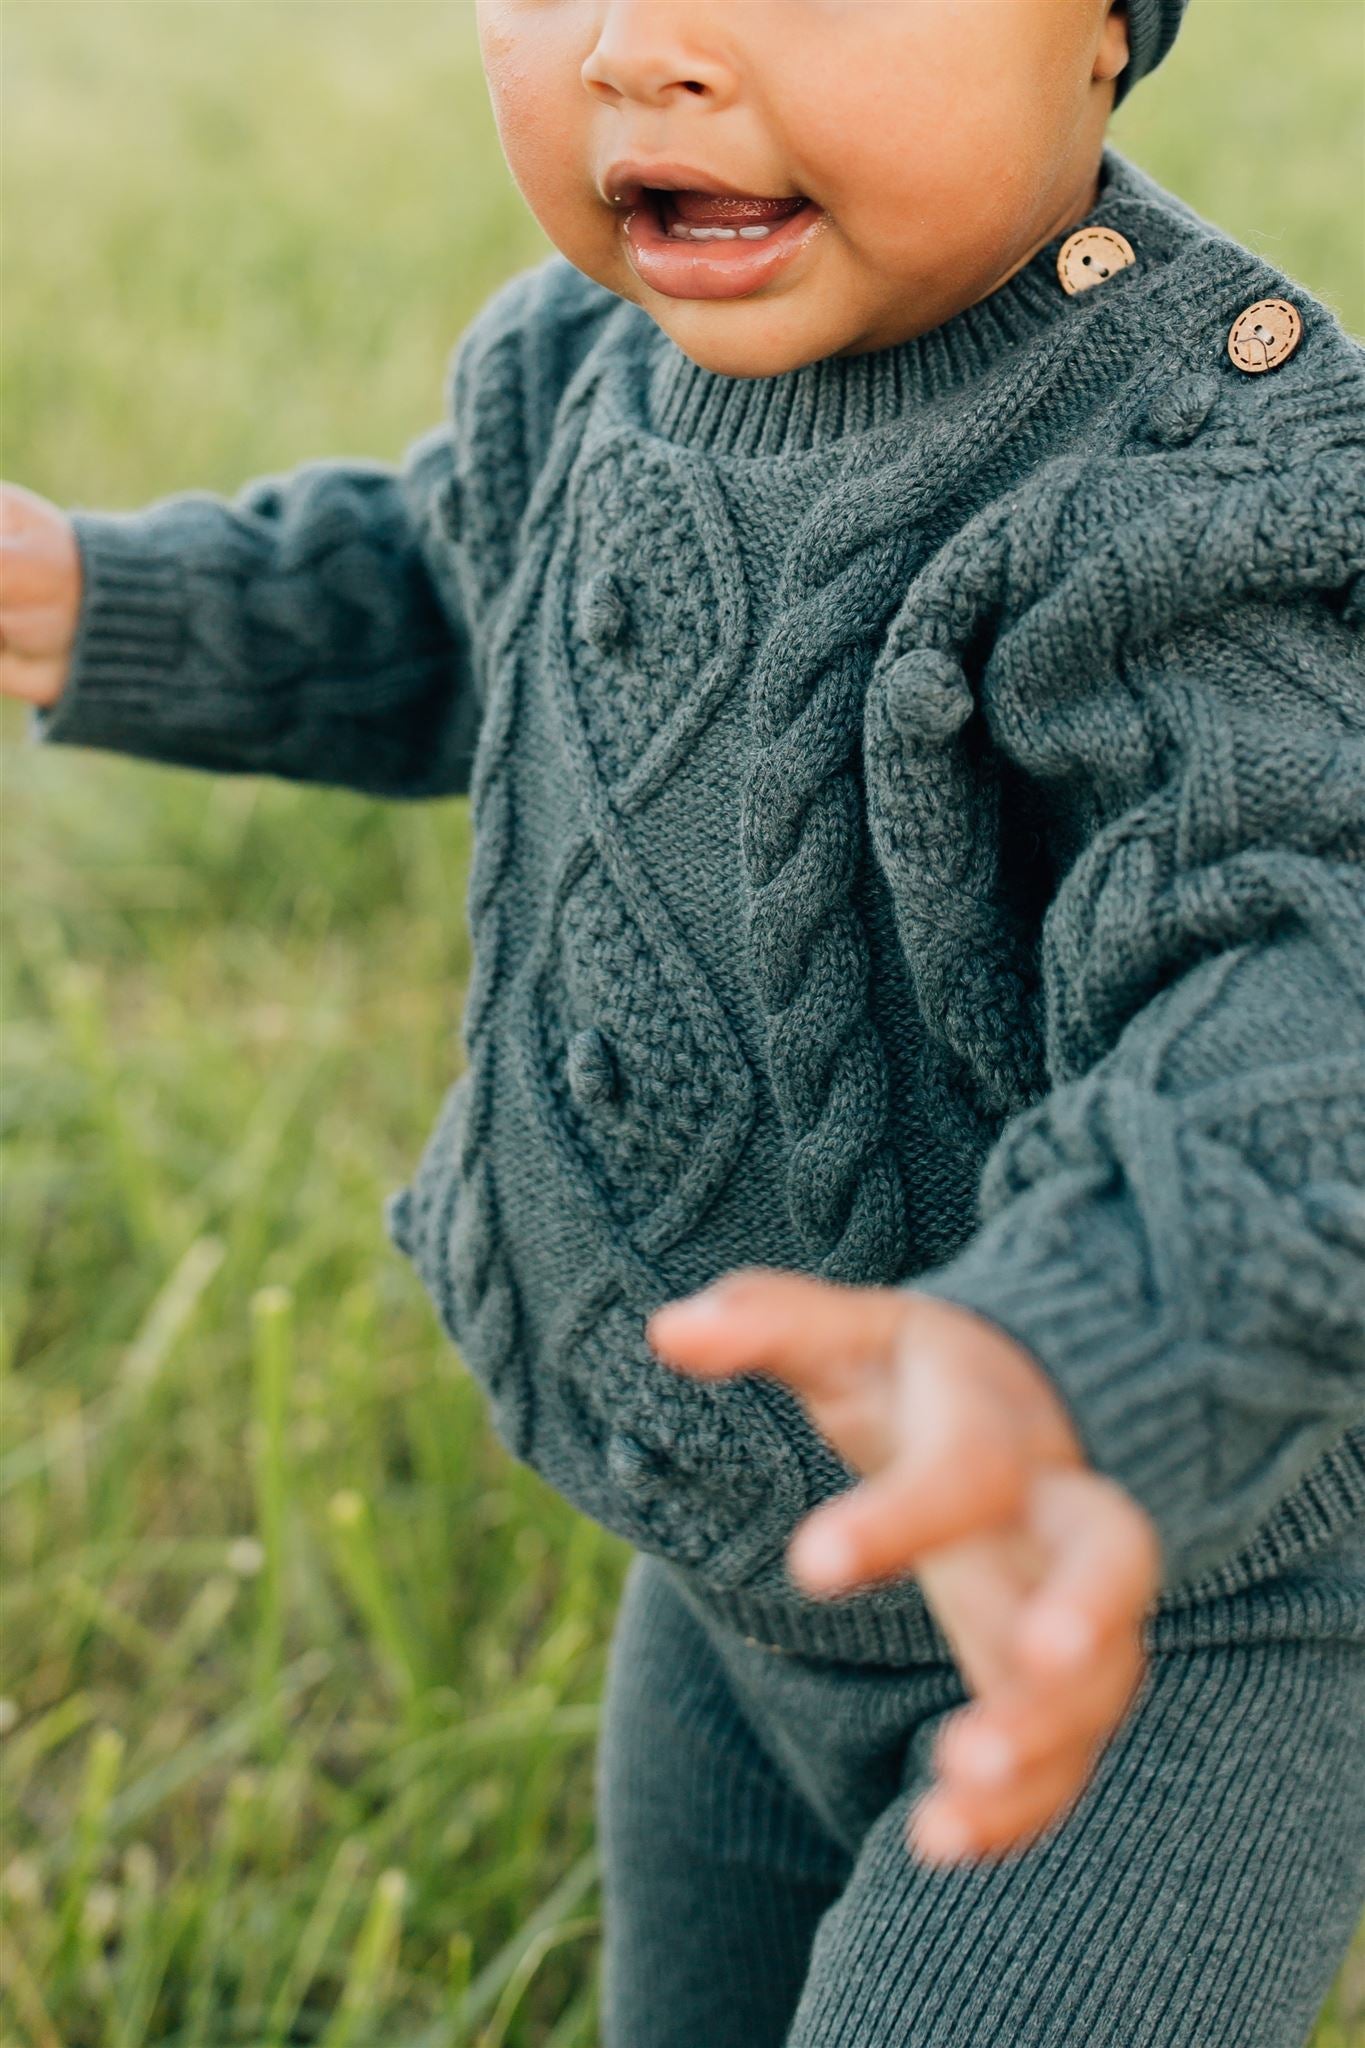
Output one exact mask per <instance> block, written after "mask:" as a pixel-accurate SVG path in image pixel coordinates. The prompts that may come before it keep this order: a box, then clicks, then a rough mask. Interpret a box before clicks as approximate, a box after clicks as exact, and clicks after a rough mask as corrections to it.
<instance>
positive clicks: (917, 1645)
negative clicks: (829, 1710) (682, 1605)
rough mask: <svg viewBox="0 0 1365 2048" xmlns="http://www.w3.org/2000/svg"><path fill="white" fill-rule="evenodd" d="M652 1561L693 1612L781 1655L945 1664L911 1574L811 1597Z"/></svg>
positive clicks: (947, 1650)
mask: <svg viewBox="0 0 1365 2048" xmlns="http://www.w3.org/2000/svg"><path fill="white" fill-rule="evenodd" d="M659 1562H660V1563H661V1564H662V1565H663V1567H664V1569H665V1570H666V1571H667V1572H668V1574H669V1576H670V1577H671V1578H672V1579H673V1581H674V1583H675V1584H676V1586H677V1588H678V1590H679V1592H680V1593H681V1594H682V1595H683V1597H684V1598H685V1599H686V1600H687V1601H688V1602H689V1603H690V1604H691V1605H692V1607H693V1608H695V1609H696V1611H697V1612H698V1613H699V1614H700V1615H702V1616H703V1618H709V1619H711V1620H712V1621H716V1622H719V1623H720V1624H721V1626H722V1627H725V1628H729V1629H733V1630H734V1632H735V1633H736V1634H737V1635H740V1636H743V1637H744V1639H745V1640H746V1642H749V1643H751V1644H753V1645H754V1646H755V1647H759V1648H762V1649H766V1650H775V1651H779V1652H782V1653H783V1654H785V1655H787V1656H796V1657H811V1658H815V1659H818V1660H821V1661H826V1660H827V1661H831V1662H838V1663H843V1664H876V1665H891V1664H950V1663H952V1661H953V1652H952V1646H951V1645H950V1643H949V1642H948V1639H947V1637H946V1636H945V1635H944V1633H943V1631H942V1630H941V1629H940V1627H939V1625H938V1623H937V1622H936V1621H935V1619H934V1617H933V1614H932V1613H931V1611H930V1609H929V1606H928V1603H927V1602H926V1600H925V1598H924V1595H923V1593H922V1592H921V1590H920V1587H919V1582H918V1580H916V1579H913V1578H909V1577H907V1578H904V1579H901V1580H897V1581H896V1582H895V1583H894V1584H892V1585H886V1586H879V1587H874V1588H870V1589H867V1590H864V1591H862V1592H859V1593H843V1594H839V1595H838V1596H836V1597H831V1598H829V1599H818V1600H817V1599H812V1598H811V1597H810V1596H809V1595H808V1594H806V1593H803V1592H801V1591H800V1590H799V1588H798V1587H797V1586H796V1585H795V1584H794V1583H793V1584H792V1589H791V1592H790V1593H789V1594H783V1593H760V1592H747V1591H746V1590H745V1589H744V1588H743V1587H740V1588H738V1589H735V1588H719V1589H718V1588H716V1587H713V1586H709V1585H707V1584H706V1583H705V1581H704V1580H703V1579H702V1578H701V1577H700V1576H699V1575H698V1574H697V1573H696V1572H694V1571H692V1570H691V1569H690V1568H688V1567H686V1566H683V1565H679V1564H676V1563H674V1562H673V1561H672V1560H671V1559H668V1558H661V1559H660V1560H659Z"/></svg>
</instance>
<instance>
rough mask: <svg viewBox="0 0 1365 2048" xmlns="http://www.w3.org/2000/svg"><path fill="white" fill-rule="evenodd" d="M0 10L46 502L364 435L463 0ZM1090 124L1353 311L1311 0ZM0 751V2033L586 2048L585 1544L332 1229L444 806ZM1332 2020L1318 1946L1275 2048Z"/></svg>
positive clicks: (453, 831) (1350, 320)
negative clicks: (1312, 1999) (0, 1148)
mask: <svg viewBox="0 0 1365 2048" xmlns="http://www.w3.org/2000/svg"><path fill="white" fill-rule="evenodd" d="M0 25H2V27H3V95H4V97H3V113H4V122H3V159H2V160H0V170H2V172H3V233H4V267H5V279H4V282H5V294H4V327H3V372H4V398H3V413H2V415H0V418H2V423H3V452H2V453H0V472H2V473H3V474H4V475H5V476H7V477H10V478H13V479H16V480H18V481H20V482H23V483H26V484H28V485H29V486H30V487H31V488H33V489H35V490H38V491H41V492H43V493H44V494H45V495H47V496H49V497H51V498H54V499H56V500H57V501H58V502H60V503H64V504H67V505H76V504H86V505H94V506H110V507H112V506H121V505H136V504H140V503H145V502H147V501H148V500H149V499H151V498H153V497H156V496H160V495H162V494H164V493H165V492H168V491H171V490H175V489H179V488H182V487H187V486H190V485H198V486H205V487H210V488H216V489H220V490H224V491H231V490H235V488H236V487H237V486H238V485H239V484H240V483H241V482H242V481H243V480H244V479H245V478H246V477H248V476H252V475H257V474H261V473H264V472H266V471H270V470H278V469H284V468H288V467H290V466H292V465H293V464H295V463H296V462H298V461H301V460H303V459H305V458H307V457H310V456H314V455H322V454H332V455H336V454H364V455H373V456H379V457H382V458H384V459H394V458H395V457H396V455H397V453H398V452H399V451H400V450H401V448H402V446H403V445H404V443H405V441H406V440H407V438H408V437H409V436H410V435H412V434H414V433H416V432H418V431H419V430H420V429H421V428H422V427H424V426H426V425H429V424H430V423H432V422H433V421H434V420H435V419H437V418H438V417H439V411H440V394H441V380H442V374H443V371H444V367H445V363H446V359H447V356H448V354H449V350H450V348H451V345H452V343H453V340H454V338H455V336H456V335H457V334H458V333H459V331H460V330H461V328H462V327H463V325H464V323H465V322H466V321H467V320H468V318H469V317H470V315H471V314H472V313H473V312H474V311H475V309H476V308H477V307H478V306H479V305H480V304H481V302H482V301H483V300H484V299H485V298H486V296H487V295H488V293H489V292H490V291H491V290H492V289H493V287H494V286H495V285H497V284H498V283H499V282H500V281H501V280H502V279H503V278H504V277H506V276H507V275H509V274H510V273H511V272H512V271H514V270H515V269H518V268H520V267H522V266H524V265H525V264H527V263H530V262H533V261H536V260H538V259H539V257H540V256H541V255H542V254H544V253H545V252H546V251H547V249H548V246H549V245H548V244H547V243H546V242H545V240H544V238H543V237H542V235H541V233H540V231H539V229H538V228H537V227H536V225H535V223H534V222H533V221H532V220H531V218H530V216H529V215H528V214H527V213H526V211H525V209H524V207H523V205H522V203H521V201H520V199H519V197H518V195H517V194H516V192H515V189H514V187H513V186H512V183H511V180H510V177H509V176H508V174H507V172H506V170H505V167H504V165H503V162H502V158H501V155H500V152H499V150H498V146H497V141H496V137H495V134H494V130H493V126H492V121H491V117H490V114H489V111H488V106H487V101H486V97H485V93H484V87H483V82H482V77H481V73H480V70H479V66H478V60H477V51H476V47H475V41H474V33H473V12H472V8H471V7H470V6H469V5H468V4H467V0H455V4H444V0H442V4H437V0H428V4H425V5H415V4H407V5H403V4H398V0H377V4H372V0H346V4H340V0H331V4H305V5H296V4H289V0H280V4H258V5H243V4H239V5H228V4H217V5H202V4H192V0H186V4H166V0H161V4H156V0H153V4H146V0H62V4H43V0H6V4H5V5H4V6H3V10H2V11H0ZM1113 132H1114V138H1115V140H1116V142H1117V143H1118V144H1119V146H1120V147H1121V148H1123V149H1125V150H1126V151H1127V152H1128V153H1130V154H1131V155H1132V156H1134V157H1135V158H1136V160H1137V161H1138V162H1140V163H1141V164H1142V165H1143V166H1144V167H1146V168H1147V169H1149V170H1150V171H1151V172H1152V173H1153V174H1154V175H1155V176H1156V177H1158V178H1159V179H1160V180H1161V181H1162V182H1164V183H1167V184H1169V185H1170V186H1171V187H1172V188H1173V189H1174V190H1176V191H1177V192H1179V193H1180V194H1181V196H1182V197H1184V198H1185V199H1186V200H1187V201H1188V202H1189V203H1190V204H1192V205H1194V206H1195V207H1196V208H1197V209H1198V210H1199V211H1201V212H1203V213H1205V214H1206V215H1207V216H1208V217H1210V218H1212V219H1214V220H1216V221H1218V222H1219V223H1220V224H1221V225H1223V226H1224V227H1226V228H1227V229H1228V230H1229V231H1231V232H1232V233H1233V234H1235V235H1237V236H1238V237H1239V238H1240V239H1241V240H1243V241H1245V242H1247V243H1248V244H1250V245H1251V246H1252V247H1254V248H1257V249H1260V250H1262V251H1264V252H1265V253H1266V254H1267V255H1268V256H1270V257H1271V258H1273V259H1274V260H1275V261H1276V262H1277V263H1279V264H1280V265H1281V266H1282V267H1284V268H1285V269H1287V270H1288V271H1289V272H1290V273H1291V274H1292V275H1294V276H1296V277H1297V278H1298V279H1300V280H1301V281H1302V282H1303V283H1304V284H1305V285H1307V286H1308V287H1309V289H1310V290H1312V291H1313V292H1315V293H1316V294H1317V295H1318V296H1320V297H1321V298H1323V299H1325V300H1327V301H1328V302H1329V303H1330V304H1331V305H1332V306H1333V307H1334V308H1335V309H1336V311H1337V312H1338V313H1339V315H1340V316H1341V318H1342V319H1343V320H1344V321H1345V322H1346V324H1347V325H1348V326H1350V327H1351V328H1352V330H1353V331H1354V332H1356V333H1362V332H1365V240H1362V232H1361V217H1362V199H1363V198H1365V13H1363V12H1362V8H1361V5H1360V4H1359V0H1199V4H1198V5H1196V6H1195V7H1194V8H1193V10H1192V12H1191V16H1190V19H1189V23H1188V26H1187V29H1186V32H1185V35H1184V37H1183V39H1182V42H1181V44H1180V46H1179V48H1178V50H1177V52H1176V54H1175V56H1174V57H1173V58H1172V60H1171V61H1170V63H1169V64H1168V66H1167V67H1166V69H1165V70H1164V71H1163V72H1162V73H1161V74H1160V76H1159V78H1157V79H1156V80H1154V81H1151V82H1149V83H1148V84H1146V85H1144V86H1143V87H1142V88H1141V89H1140V90H1138V91H1137V92H1136V93H1135V94H1134V96H1133V98H1132V100H1131V101H1130V103H1129V104H1128V106H1127V107H1125V108H1124V109H1123V110H1122V112H1121V114H1120V115H1119V117H1118V119H1117V120H1116V122H1115V126H1114V131H1113ZM2 730H3V738H4V741H5V747H4V775H5V787H4V798H5V801H4V807H3V825H2V828H0V829H2V831H3V840H2V842H0V854H2V855H3V862H4V876H5V890H4V904H3V913H4V945H3V954H2V955H0V974H2V975H3V1001H4V1015H5V1032H4V1047H3V1073H2V1074H0V1101H3V1115H4V1145H5V1161H4V1197H5V1207H4V1231H3V1242H2V1244H0V1279H2V1281H3V1308H4V1321H3V1344H2V1345H0V1369H3V1373H4V1443H3V1450H2V1451H0V1515H2V1516H3V1539H4V1549H5V1574H6V1577H5V1594H4V1618H3V1619H4V1626H3V1648H2V1653H0V1654H2V1655H3V1669H2V1671H0V1695H2V1697H0V1735H3V1760H4V1784H5V1799H6V1808H5V1813H4V1841H3V1851H2V1852H0V1909H2V1910H3V1928H0V1981H2V1982H3V1987H4V1988H3V1992H0V1996H3V1998H4V2000H5V2006H4V2013H3V2019H2V2020H0V2039H3V2040H4V2041H6V2042H7V2043H8V2042H9V2041H16V2042H28V2043H31V2044H34V2048H86V2044H100V2048H104V2044H109V2048H138V2044H143V2043H150V2042H157V2043H175V2044H177V2048H191V2044H195V2048H207V2044H212V2043H245V2042H250V2043H256V2044H267V2043H269V2044H274V2048H279V2044H284V2043H296V2042H322V2043H325V2044H327V2048H361V2044H379V2043H381V2042H382V2043H383V2044H384V2048H464V2044H468V2048H529V2044H533V2043H534V2044H537V2048H542V2044H543V2048H588V2044H590V2043H592V2042H593V2041H594V2040H595V2039H596V2003H595V2000H596V1993H595V1986H594V1972H595V1964H596V1936H597V1911H598V1901H597V1894H596V1889H595V1872H596V1866H595V1861H594V1852H593V1846H592V1833H591V1759H592V1745H593V1739H594V1734H595V1730H596V1723H597V1712H598V1707H597V1702H598V1700H599V1697H600V1690H601V1683H602V1676H603V1659H604V1651H605V1646H606V1642H607V1638H608V1634H609V1629H610V1624H611V1617H612V1612H613V1607H614V1601H615V1597H616V1593H617V1590H618V1587H619V1583H620V1578H621V1574H622V1571H623V1569H624V1566H625V1563H626V1562H627V1558H628V1553H627V1551H626V1549H625V1547H624V1546H623V1545H622V1544H620V1543H618V1542H617V1541H616V1540H615V1539H613V1538H611V1537H609V1536H607V1535H605V1534H604V1533H603V1532H601V1531H599V1530H597V1529H596V1528H594V1527H593V1525H591V1524H589V1523H587V1522H585V1521H583V1520H581V1519H579V1518H577V1517H576V1516H574V1515H573V1514H572V1513H571V1512H570V1511H569V1510H568V1509H567V1507H565V1506H564V1505H563V1504H562V1503H561V1502H559V1501H558V1500H557V1499H556V1498H555V1497H554V1496H553V1495H552V1494H551V1493H550V1492H549V1491H548V1490H547V1489H546V1488H545V1487H544V1486H542V1485H541V1483H540V1482H539V1481H538V1480H536V1479H535V1478H534V1477H533V1476H532V1475H531V1474H530V1473H528V1472H526V1471H525V1470H523V1469H522V1468H520V1467H517V1466H515V1465H514V1464H513V1463H512V1462H511V1460H509V1459H508V1458H506V1457H505V1456H504V1455H503V1454H502V1453H501V1451H500V1450H499V1449H498V1448H497V1446H496V1444H495V1443H494V1441H493V1439H492V1438H491V1436H490V1434H489V1432H488V1430H487V1428H486V1425H485V1422H484V1419H483V1412H482V1407H481V1403H480V1400H479V1397H478V1396H477V1394H476V1393H475V1390H474V1388H473V1386H472V1383H471V1382H470V1381H469V1380H468V1379H467V1377H466V1375H465V1373H464V1371H463V1369H462V1367H461V1365H460V1363H459V1361H458V1358H457V1357H456V1356H455V1355H454V1353H453V1352H452V1351H451V1350H450V1348H449V1347H448V1346H447V1345H446V1344H445V1343H444V1340H443V1339H442V1338H441V1336H440V1334H439V1331H438V1330H437V1328H436V1326H435V1322H434V1317H433V1315H432V1314H431V1312H430V1311H429V1310H428V1308H427V1305H426V1302H425V1299H424V1298H423V1297H422V1295H421V1293H420V1289H419V1285H418V1283H417V1281H416V1279H415V1276H414V1275H413V1274H412V1273H411V1272H410V1270H409V1269H408V1268H407V1266H406V1264H405V1263H404V1262H402V1261H400V1260H399V1259H398V1258H397V1256H396V1255H394V1254H393V1253H391V1252H390V1251H389V1250H388V1248H387V1246H386V1244H385V1241H384V1239H383V1235H382V1228H381V1220H380V1202H381V1198H382V1196H383V1194H384V1193H385V1192H387V1191H388V1190H389V1189H391V1188H393V1187H396V1186H398V1185H399V1184H400V1183H401V1182H402V1181H403V1180H404V1179H405V1178H406V1176H407V1174H408V1172H409V1170H410V1168H411V1166H412V1164H413V1163H414V1161H415V1158H416V1156H417V1153H418V1151H419V1149H420V1145H421V1143H422V1141H423V1139H424V1138H425V1135H426V1132H427V1129H428V1126H429V1124H430V1122H431V1119H432V1117H433V1115H434V1112H435V1108H436V1106H437V1103H438V1101H439V1098H440V1095H441V1093H442V1090H443V1089H444V1087H445V1086H446V1084H447V1082H448V1081H449V1079H450V1078H451V1076H452V1075H453V1073H454V1071H455V1069H456V1063H457V1061H458V1059H459V1056H460V1054H459V1043H458V1035H457V1024H458V1011H459V1002H460V993H461V987H462V984H463V981H464V978H465V974H466V970H467V966H468V939H467V933H466V930H465V926H464V916H463V900H464V886H465V869H466V861H467V855H468V850H469V848H468V818H467V807H466V805H465V804H464V803H461V802H455V803H447V804H434V805H427V806H423V805H410V806H405V805H399V804H391V805H384V804H382V803H379V802H376V801H372V800H370V799H367V798H362V797H358V796H351V795H348V794H345V793H342V792H332V791H322V790H317V789H313V790H303V789H300V788H295V787H291V786H288V785H285V784H281V783H274V782H267V781H254V782H253V781H250V780H246V779H238V778H219V779H216V780H214V779H211V778H208V777H202V776H199V775H196V774H194V773H192V772H190V771H173V770H165V769H159V768H155V767H151V766H148V765H146V764H143V763H137V762H131V761H126V760H117V759H114V758H112V757H110V756H103V755H98V754H94V753H82V752H78V751H77V750H74V749H72V750H64V749H58V748H55V747H54V748H51V749H44V750H39V749H37V748H35V747H29V746H27V745H26V744H25V742H24V739H23V714H22V712H21V711H20V710H19V709H18V707H16V706H13V705H10V706H6V707H5V708H4V713H3V726H2ZM1362 2044H1365V1958H1361V1957H1359V1956H1358V1957H1356V1958H1354V1959H1352V1961H1350V1962H1348V1963H1347V1965H1346V1967H1345V1969H1344V1970H1343V1972H1342V1975H1341V1977H1340V1979H1339V1981H1338V1984H1337V1986H1336V1987H1335V1989H1334V1992H1333V1995H1332V1998H1331V2000H1330V2001H1329V2004H1328V2006H1327V2008H1326V2010H1325V2011H1324V2014H1323V2016H1322V2019H1321V2022H1320V2025H1319V2029H1318V2033H1317V2035H1316V2036H1315V2048H1362ZM698 2048H705V2044H701V2043H699V2044H698ZM1210 2048H1220V2044H1210Z"/></svg>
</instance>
